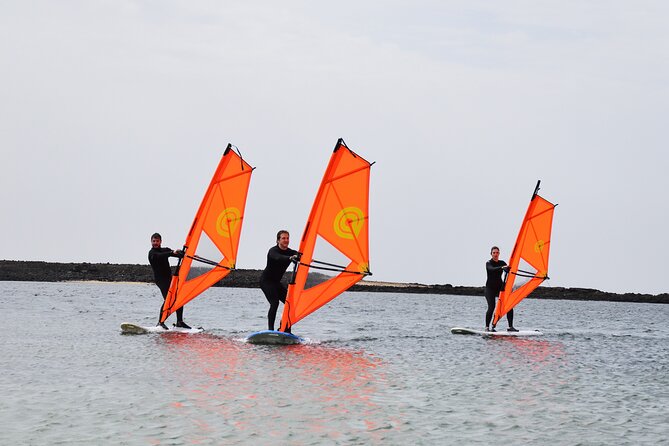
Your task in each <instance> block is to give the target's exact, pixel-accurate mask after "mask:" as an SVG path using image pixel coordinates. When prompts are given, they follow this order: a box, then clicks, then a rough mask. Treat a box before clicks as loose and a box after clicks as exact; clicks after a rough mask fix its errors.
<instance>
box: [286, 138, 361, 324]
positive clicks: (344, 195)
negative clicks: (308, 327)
mask: <svg viewBox="0 0 669 446" xmlns="http://www.w3.org/2000/svg"><path fill="white" fill-rule="evenodd" d="M370 168H371V164H370V163H369V162H368V161H366V160H365V159H364V158H362V157H361V156H359V155H357V154H356V153H355V152H353V151H352V150H351V149H349V148H348V147H347V146H346V145H345V143H344V142H343V140H341V139H340V140H339V141H338V142H337V145H336V146H335V149H334V150H333V152H332V155H331V157H330V161H329V163H328V166H327V168H326V170H325V174H324V175H323V179H322V181H321V184H320V186H319V188H318V192H317V194H316V197H315V199H314V203H313V206H312V208H311V212H310V213H309V218H308V219H307V222H306V225H305V229H304V232H303V235H302V238H301V241H300V247H299V252H300V254H301V257H300V261H299V264H298V265H297V269H296V271H295V273H294V280H293V281H292V283H291V284H290V285H289V286H288V296H287V298H286V304H285V305H284V311H283V316H282V318H281V328H280V329H281V330H282V331H285V330H286V329H287V328H289V327H291V326H292V325H293V324H295V323H296V322H298V321H299V320H301V319H302V318H304V317H305V316H307V315H309V314H311V313H313V312H314V311H316V310H317V309H319V308H320V307H322V306H323V305H325V304H327V303H328V302H330V301H331V300H332V299H334V298H335V297H337V296H338V295H340V294H341V293H343V292H344V291H346V290H347V289H349V288H350V287H351V286H353V285H354V284H355V283H356V282H358V281H360V280H361V279H362V278H363V277H364V276H366V275H368V274H371V273H370V272H369V177H370V170H371V169H370ZM317 239H320V240H321V241H323V242H325V243H326V244H327V245H329V247H331V248H334V249H335V250H336V251H337V252H338V253H339V254H341V255H343V256H344V257H346V258H347V261H348V264H347V265H346V266H343V267H342V266H339V265H335V264H333V263H329V262H320V261H319V260H315V259H314V251H315V249H316V241H317ZM319 243H320V242H319ZM313 263H320V264H324V265H328V266H333V267H335V268H337V269H335V268H324V267H319V266H315V265H312V264H313ZM311 269H316V270H317V269H321V270H327V271H334V272H335V273H337V274H336V275H335V276H334V277H331V278H329V279H327V280H326V281H325V282H323V283H320V284H317V285H314V286H312V287H307V278H308V276H309V271H310V270H311ZM358 271H359V272H358Z"/></svg>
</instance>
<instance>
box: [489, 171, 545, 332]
mask: <svg viewBox="0 0 669 446" xmlns="http://www.w3.org/2000/svg"><path fill="white" fill-rule="evenodd" d="M540 183H541V181H537V186H536V188H535V189H534V193H533V194H532V199H531V200H530V205H529V207H528V208H527V213H526V214H525V218H524V219H523V224H522V225H521V226H520V232H519V233H518V238H517V239H516V244H515V246H514V247H513V252H512V253H511V258H510V259H509V271H508V274H507V276H506V282H505V284H504V290H502V292H501V293H500V294H499V300H498V302H497V307H496V308H495V316H494V318H493V321H492V325H493V326H495V325H496V324H497V321H499V320H500V318H502V317H503V316H504V315H505V314H506V313H508V312H509V311H510V310H511V309H513V307H515V306H516V305H517V304H518V303H519V302H520V301H521V300H523V299H524V298H525V297H527V296H528V295H529V294H530V293H531V292H532V291H534V290H535V289H536V288H537V287H538V286H539V285H540V284H541V282H543V281H544V280H546V279H548V255H549V253H550V247H551V229H552V227H553V211H554V210H555V206H557V205H555V204H552V203H550V202H549V201H547V200H545V199H544V198H542V197H541V196H539V195H538V194H537V192H538V191H539V184H540ZM517 277H521V278H525V279H529V280H527V281H526V282H525V283H523V284H522V285H520V286H517V287H516V288H515V289H514V283H515V282H516V278H517Z"/></svg>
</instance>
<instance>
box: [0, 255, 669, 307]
mask: <svg viewBox="0 0 669 446" xmlns="http://www.w3.org/2000/svg"><path fill="white" fill-rule="evenodd" d="M194 269H195V268H194ZM261 272H262V271H260V270H253V269H242V270H236V271H234V272H232V273H231V274H228V276H227V277H225V278H224V279H223V280H222V281H220V282H219V283H218V284H217V286H229V287H239V288H258V282H259V280H260V274H261ZM287 276H288V273H287V274H286V276H285V277H284V278H285V279H287ZM313 276H315V277H314V280H313V282H311V283H310V285H312V284H314V283H317V282H318V281H319V280H323V279H324V278H325V277H326V276H324V275H322V274H315V275H313ZM0 281H28V282H65V281H101V282H153V272H152V271H151V267H150V266H149V265H132V264H111V263H53V262H36V261H16V260H0ZM351 291H367V292H386V293H412V294H449V295H460V296H483V287H468V286H453V285H451V284H445V285H424V284H419V283H396V282H374V281H362V282H358V284H356V285H354V286H353V287H352V288H351ZM530 298H534V299H568V300H599V301H614V302H640V303H669V294H668V293H664V294H657V295H653V294H637V293H625V294H616V293H606V292H603V291H599V290H593V289H589V288H561V287H548V286H542V287H539V288H537V289H536V290H535V291H534V292H533V293H532V295H531V296H530Z"/></svg>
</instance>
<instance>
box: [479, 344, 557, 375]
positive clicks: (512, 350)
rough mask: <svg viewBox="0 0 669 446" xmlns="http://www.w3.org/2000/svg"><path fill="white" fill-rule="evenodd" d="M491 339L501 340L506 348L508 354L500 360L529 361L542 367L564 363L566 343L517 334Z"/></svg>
mask: <svg viewBox="0 0 669 446" xmlns="http://www.w3.org/2000/svg"><path fill="white" fill-rule="evenodd" d="M490 340H493V341H496V342H500V343H501V344H500V345H501V346H502V347H504V348H505V349H506V353H507V354H506V355H504V357H503V358H502V359H501V361H500V362H502V363H503V362H517V361H518V360H519V359H520V360H522V361H523V362H529V363H530V364H531V365H532V367H533V368H535V369H540V368H542V367H545V366H547V365H549V364H556V363H562V362H563V361H564V359H565V351H564V345H563V344H562V343H561V342H556V341H547V340H542V339H535V338H522V337H515V336H497V337H492V338H490Z"/></svg>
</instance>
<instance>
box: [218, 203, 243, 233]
mask: <svg viewBox="0 0 669 446" xmlns="http://www.w3.org/2000/svg"><path fill="white" fill-rule="evenodd" d="M241 220H242V213H241V211H240V210H239V209H237V208H227V209H224V210H223V212H221V213H220V214H219V215H218V218H217V219H216V232H218V235H220V236H221V237H225V238H230V237H231V236H232V234H233V233H234V232H235V229H237V226H239V222H240V221H241Z"/></svg>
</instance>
